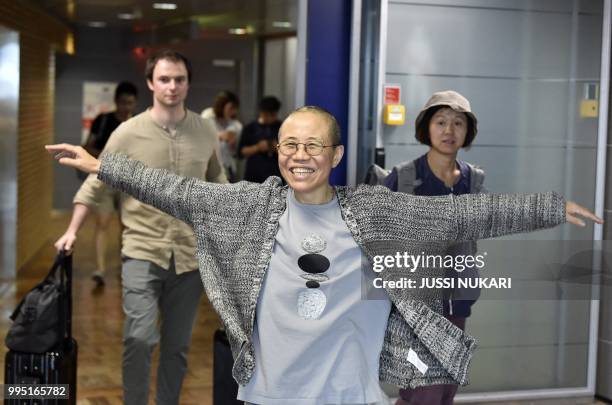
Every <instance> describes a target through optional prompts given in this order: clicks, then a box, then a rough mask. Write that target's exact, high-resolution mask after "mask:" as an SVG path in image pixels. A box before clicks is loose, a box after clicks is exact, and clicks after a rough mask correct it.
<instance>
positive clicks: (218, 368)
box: [213, 329, 244, 405]
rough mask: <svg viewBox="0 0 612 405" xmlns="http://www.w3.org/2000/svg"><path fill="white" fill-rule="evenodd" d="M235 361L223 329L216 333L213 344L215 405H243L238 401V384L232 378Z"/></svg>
mask: <svg viewBox="0 0 612 405" xmlns="http://www.w3.org/2000/svg"><path fill="white" fill-rule="evenodd" d="M233 366H234V359H233V357H232V350H231V349H230V345H229V342H228V340H227V335H226V334H225V331H224V330H222V329H217V330H216V331H215V336H214V343H213V405H242V404H244V402H242V401H238V400H237V399H236V396H237V395H238V383H237V382H236V380H234V377H232V367H233Z"/></svg>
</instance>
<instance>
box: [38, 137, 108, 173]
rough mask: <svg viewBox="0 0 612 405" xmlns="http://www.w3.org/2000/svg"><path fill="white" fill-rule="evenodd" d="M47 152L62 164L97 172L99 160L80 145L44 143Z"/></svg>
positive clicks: (87, 171) (84, 170)
mask: <svg viewBox="0 0 612 405" xmlns="http://www.w3.org/2000/svg"><path fill="white" fill-rule="evenodd" d="M45 149H46V150H47V152H49V153H51V154H54V155H55V159H56V160H57V161H58V162H59V163H60V164H61V165H64V166H70V167H74V168H76V169H79V170H81V171H83V172H85V173H93V174H98V172H99V171H100V161H99V160H98V159H96V158H95V157H93V156H91V155H90V154H89V153H87V151H86V150H85V149H84V148H82V147H80V146H74V145H70V144H67V143H60V144H57V145H45Z"/></svg>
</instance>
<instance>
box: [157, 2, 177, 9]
mask: <svg viewBox="0 0 612 405" xmlns="http://www.w3.org/2000/svg"><path fill="white" fill-rule="evenodd" d="M176 7H177V5H176V4H175V3H153V8H154V9H157V10H176Z"/></svg>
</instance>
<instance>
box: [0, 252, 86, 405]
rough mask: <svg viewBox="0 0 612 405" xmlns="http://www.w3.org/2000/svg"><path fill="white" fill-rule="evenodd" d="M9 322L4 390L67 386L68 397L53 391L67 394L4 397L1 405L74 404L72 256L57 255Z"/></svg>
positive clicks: (75, 358) (74, 343)
mask: <svg viewBox="0 0 612 405" xmlns="http://www.w3.org/2000/svg"><path fill="white" fill-rule="evenodd" d="M11 319H12V320H13V321H14V323H13V325H12V327H11V328H10V330H9V333H8V335H7V337H6V345H7V346H8V347H9V349H10V350H9V352H8V353H7V354H6V358H5V363H4V384H10V385H15V384H37V385H40V386H41V388H43V387H44V386H48V385H58V384H67V385H68V392H64V390H63V389H61V388H59V387H56V388H58V389H57V390H55V393H56V394H62V393H63V394H67V395H66V396H65V398H68V399H58V398H51V397H52V396H53V395H52V392H51V393H50V394H47V393H41V394H39V395H38V396H39V398H30V399H10V398H8V396H5V400H4V404H5V405H7V404H9V405H17V404H19V405H25V404H28V405H34V404H39V405H51V404H53V405H55V404H76V388H77V385H76V375H77V374H76V371H77V370H76V366H77V353H78V346H77V342H76V340H74V339H73V337H72V256H65V255H64V254H63V253H60V254H59V255H58V256H57V257H56V259H55V263H54V264H53V267H52V268H51V270H50V271H49V274H48V275H47V277H45V279H44V280H43V281H42V282H41V283H40V284H38V285H37V286H36V287H34V288H33V289H32V290H30V292H28V294H26V296H25V297H24V299H23V300H22V301H21V303H20V304H19V306H18V307H17V309H15V312H14V313H13V315H11ZM6 388H8V387H6ZM44 388H45V389H46V387H44ZM6 392H7V390H6V389H5V393H6ZM39 392H40V391H39Z"/></svg>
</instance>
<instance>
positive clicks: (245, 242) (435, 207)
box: [98, 154, 565, 388]
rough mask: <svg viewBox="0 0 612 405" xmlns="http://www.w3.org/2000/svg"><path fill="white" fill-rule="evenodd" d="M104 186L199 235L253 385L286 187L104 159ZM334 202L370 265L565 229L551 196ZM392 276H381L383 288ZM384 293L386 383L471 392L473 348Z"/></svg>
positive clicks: (396, 293)
mask: <svg viewBox="0 0 612 405" xmlns="http://www.w3.org/2000/svg"><path fill="white" fill-rule="evenodd" d="M98 178H99V179H100V180H102V181H103V182H105V183H108V184H109V185H110V186H112V187H114V188H116V189H118V190H120V191H122V192H125V193H127V194H130V195H132V196H133V197H135V198H137V199H138V200H140V201H142V202H144V203H146V204H150V205H152V206H154V207H156V208H157V209H159V210H161V211H163V212H165V213H167V214H169V215H171V216H173V217H175V218H178V219H180V220H182V221H184V222H186V223H187V224H189V225H190V226H192V227H193V229H194V232H195V236H196V239H197V253H196V254H197V258H198V262H199V268H200V274H201V278H202V282H203V284H204V289H205V292H206V294H207V296H208V299H209V300H210V302H211V304H212V306H213V307H214V308H215V310H216V311H217V313H218V315H219V317H220V319H221V321H222V322H223V324H224V326H225V328H226V330H227V334H228V338H229V342H230V346H231V349H232V354H233V357H234V367H233V370H232V374H233V376H234V378H235V379H236V381H237V382H238V383H239V384H242V385H246V384H247V383H248V382H249V380H250V378H251V376H252V375H253V370H254V367H255V365H256V360H255V357H254V350H253V340H252V336H253V327H254V321H255V313H256V311H255V307H256V305H257V300H258V297H259V294H260V291H261V287H262V283H263V280H264V277H265V274H266V271H267V268H268V264H269V263H270V258H271V255H272V249H273V246H274V241H275V237H276V232H277V230H278V226H279V218H280V217H281V215H282V214H283V212H284V210H285V207H286V195H287V187H283V186H282V183H281V180H280V179H279V178H277V177H270V178H268V179H267V180H266V181H265V182H264V183H263V184H257V183H249V182H240V183H234V184H215V183H208V182H205V181H202V180H199V179H196V178H185V177H181V176H178V175H175V174H172V173H170V172H168V171H167V170H164V169H154V168H149V167H146V166H145V165H144V164H142V163H141V162H138V161H135V160H131V159H129V158H128V157H126V156H124V155H121V154H106V155H103V157H102V164H101V167H100V172H99V174H98ZM335 192H336V195H337V199H338V204H339V205H340V210H341V213H342V218H343V219H344V221H345V222H346V224H347V226H348V229H349V230H350V232H351V234H352V236H353V238H354V240H355V242H356V243H357V245H358V246H359V247H360V248H361V250H362V252H363V253H364V254H365V256H366V257H367V258H368V260H369V261H370V263H372V261H373V257H374V256H375V255H386V254H393V253H392V252H391V251H389V247H393V246H402V247H403V248H404V249H403V251H406V252H409V253H410V254H417V255H418V254H422V253H423V252H425V253H427V254H440V253H442V252H444V251H445V249H446V246H447V245H448V243H449V242H451V241H457V240H476V239H482V238H491V237H496V236H500V235H506V234H511V233H517V232H528V231H533V230H537V229H542V228H547V227H552V226H555V225H557V224H560V223H562V222H564V221H565V201H564V199H563V198H562V197H560V196H558V195H557V194H556V193H554V192H550V193H539V194H526V195H521V194H511V195H507V194H506V195H504V194H466V195H461V196H453V195H449V196H441V197H421V196H413V195H408V194H404V193H394V192H391V191H389V190H388V189H387V188H386V187H382V186H366V185H360V186H357V187H336V188H335ZM395 250H397V249H395ZM392 275H393V272H392V271H389V272H387V271H383V272H382V273H379V276H381V277H382V278H383V279H385V278H389V277H392ZM396 275H397V274H396ZM387 293H388V296H389V298H390V300H391V302H392V304H393V305H392V310H391V313H390V315H389V318H388V322H387V328H386V332H385V339H384V343H383V347H382V350H381V353H380V366H379V367H380V368H379V370H380V371H379V373H380V379H381V380H382V381H385V382H387V383H390V384H395V385H398V386H400V387H413V388H414V387H418V386H423V385H432V384H460V385H465V384H467V383H468V368H469V364H470V360H471V357H472V354H473V351H474V349H475V347H476V342H475V339H474V338H473V337H471V336H469V335H468V334H466V333H464V332H462V331H461V330H460V329H459V328H457V327H455V326H454V325H453V324H452V323H450V322H449V321H448V320H447V319H445V318H444V317H443V316H442V315H441V314H440V313H439V312H437V311H435V310H433V309H432V305H427V304H428V303H427V301H425V300H422V299H415V296H414V295H413V294H411V292H410V291H409V290H408V289H396V288H394V289H391V288H389V289H387ZM430 304H432V302H430ZM376 350H378V349H376ZM410 351H413V352H414V353H411V355H410V359H411V360H412V361H409V353H410ZM414 354H416V355H417V357H418V359H420V360H421V361H422V362H423V363H424V364H425V365H427V366H428V367H427V369H426V371H424V368H422V367H420V370H419V369H418V368H417V367H415V365H413V363H414V360H413V359H414V357H415V356H414ZM417 364H418V362H417ZM423 371H424V372H423Z"/></svg>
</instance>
